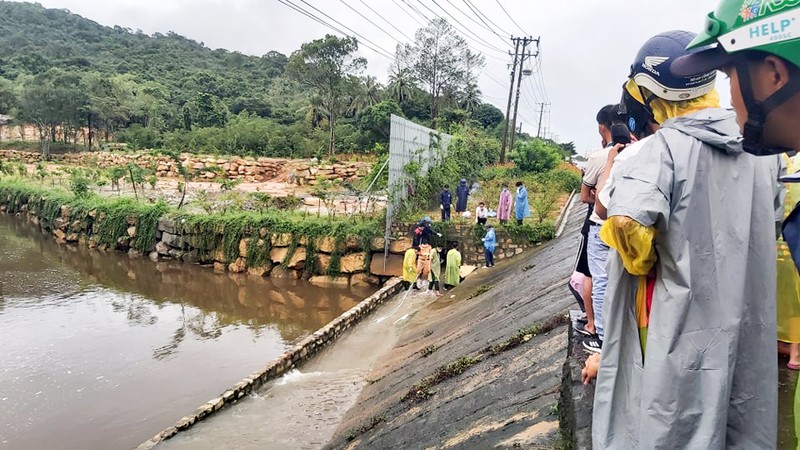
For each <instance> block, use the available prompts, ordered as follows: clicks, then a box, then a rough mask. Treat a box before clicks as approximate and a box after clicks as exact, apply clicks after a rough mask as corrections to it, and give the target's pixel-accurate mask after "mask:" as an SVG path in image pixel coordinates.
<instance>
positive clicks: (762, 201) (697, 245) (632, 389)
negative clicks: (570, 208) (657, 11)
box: [592, 32, 778, 449]
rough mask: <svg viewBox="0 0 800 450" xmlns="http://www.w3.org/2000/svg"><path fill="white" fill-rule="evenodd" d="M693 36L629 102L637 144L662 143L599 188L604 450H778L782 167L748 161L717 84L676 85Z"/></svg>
mask: <svg viewBox="0 0 800 450" xmlns="http://www.w3.org/2000/svg"><path fill="white" fill-rule="evenodd" d="M693 37H694V35H693V34H692V33H688V32H668V33H663V34H661V35H658V36H656V37H654V38H651V39H650V40H649V41H648V42H647V43H646V44H645V45H644V46H643V47H642V49H641V50H640V52H639V55H638V56H637V58H636V61H635V62H634V65H633V66H632V74H631V78H630V79H629V81H628V83H627V84H626V86H625V89H624V93H623V102H624V104H625V106H626V107H627V113H628V114H629V115H630V120H629V122H628V126H629V128H630V129H631V131H632V132H633V133H634V134H636V135H638V136H639V137H643V136H645V135H651V134H652V135H651V136H650V137H648V138H647V139H645V140H643V141H639V142H638V143H636V144H634V145H632V146H629V147H627V148H625V149H624V150H623V151H622V152H621V153H619V155H618V156H619V159H620V160H621V159H624V161H620V160H617V162H616V163H614V162H613V161H614V158H615V157H616V156H617V153H618V150H619V149H620V147H621V146H616V147H615V148H614V150H613V151H612V152H611V153H610V155H609V166H608V169H607V170H606V172H605V173H606V174H608V173H609V172H610V173H611V175H610V176H611V180H610V181H601V184H602V185H603V186H600V189H602V191H601V192H600V195H599V199H598V204H597V207H598V208H599V210H600V211H601V213H602V214H604V215H606V216H607V217H608V220H607V221H606V222H605V224H604V225H603V229H602V230H601V237H602V238H603V240H604V241H606V243H607V244H609V246H610V247H611V248H612V250H611V252H610V253H609V258H608V277H609V281H608V289H607V291H606V297H605V306H604V315H605V317H604V325H605V330H606V331H605V333H606V334H605V342H604V346H603V352H602V357H601V361H600V368H599V373H598V378H597V385H596V389H595V402H594V411H593V422H592V437H593V448H595V449H606V448H609V449H634V448H641V449H687V448H688V449H723V448H743V449H770V448H775V446H776V436H777V429H776V426H777V425H776V424H777V366H776V364H775V354H776V342H775V333H776V331H775V330H776V324H775V320H776V317H775V295H776V294H775V277H776V269H775V258H776V253H775V223H774V214H775V211H774V198H775V197H776V195H777V192H778V188H777V183H776V180H777V176H778V173H777V170H778V168H777V164H776V163H775V160H774V159H772V158H756V157H754V156H752V155H750V154H747V153H744V152H743V151H742V148H741V145H740V143H739V138H738V134H739V133H738V125H737V124H736V121H735V116H734V114H733V113H732V112H729V111H725V110H722V109H717V108H712V109H707V108H709V107H712V106H718V103H719V97H718V95H717V94H716V91H714V90H713V87H714V81H715V72H714V71H710V72H707V73H704V74H700V75H698V76H696V77H693V78H691V79H690V78H679V77H673V76H672V75H671V74H670V72H669V64H670V62H671V61H672V60H673V59H674V58H675V57H677V56H680V55H682V54H685V53H686V51H685V50H684V48H685V47H686V45H687V44H688V42H689V41H690V40H691V39H692V38H693ZM655 66H657V68H658V70H655V69H654V67H655ZM654 72H658V73H659V74H660V75H656V76H654V75H655V73H654ZM659 126H660V129H659ZM656 130H657V131H656Z"/></svg>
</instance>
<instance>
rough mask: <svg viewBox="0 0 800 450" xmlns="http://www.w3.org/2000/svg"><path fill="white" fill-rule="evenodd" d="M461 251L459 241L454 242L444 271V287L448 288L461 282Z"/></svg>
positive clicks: (448, 253)
mask: <svg viewBox="0 0 800 450" xmlns="http://www.w3.org/2000/svg"><path fill="white" fill-rule="evenodd" d="M460 269H461V252H459V251H458V242H453V244H452V245H451V247H450V251H448V252H447V266H446V268H445V273H444V287H445V288H447V289H451V288H454V287H456V286H458V283H460V282H461V272H460Z"/></svg>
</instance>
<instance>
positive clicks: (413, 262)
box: [403, 246, 419, 290]
mask: <svg viewBox="0 0 800 450" xmlns="http://www.w3.org/2000/svg"><path fill="white" fill-rule="evenodd" d="M418 251H419V247H417V246H414V247H410V248H409V249H408V250H406V253H405V255H403V287H404V288H405V289H406V290H408V289H409V288H411V286H414V289H418V288H417V276H418V274H417V252H418Z"/></svg>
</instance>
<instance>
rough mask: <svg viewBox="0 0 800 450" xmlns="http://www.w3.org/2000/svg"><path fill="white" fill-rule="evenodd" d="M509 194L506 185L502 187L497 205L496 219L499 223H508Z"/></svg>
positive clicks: (510, 203)
mask: <svg viewBox="0 0 800 450" xmlns="http://www.w3.org/2000/svg"><path fill="white" fill-rule="evenodd" d="M511 206H512V200H511V192H510V191H509V190H508V186H507V185H503V192H501V193H500V203H498V205H497V218H498V219H500V223H506V222H508V219H509V218H510V217H511Z"/></svg>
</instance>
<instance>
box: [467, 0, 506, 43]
mask: <svg viewBox="0 0 800 450" xmlns="http://www.w3.org/2000/svg"><path fill="white" fill-rule="evenodd" d="M464 3H467V4H468V5H472V7H473V8H475V11H477V12H478V13H479V14H480V15H482V16H483V18H484V19H486V20H488V21H489V23H490V24H492V25H494V26H495V28H497V29H498V30H500V32H501V33H503V34H505V35H506V36H511V33H509V32H508V31H505V30H503V28H502V27H501V26H499V25H497V24H496V23H494V22H493V21H492V19H490V18H489V16H487V15H486V14H484V13H483V11H481V10H480V9H479V8H478V7H477V6H476V5H475V4H473V3H472V2H471V1H470V0H464Z"/></svg>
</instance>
